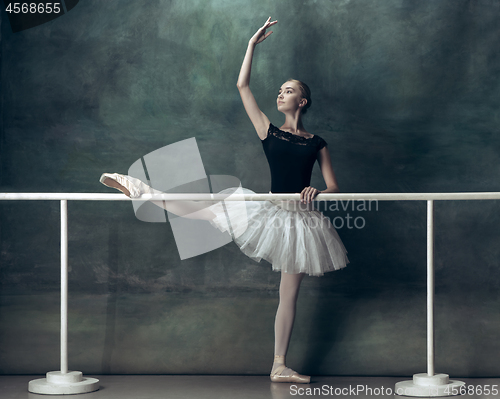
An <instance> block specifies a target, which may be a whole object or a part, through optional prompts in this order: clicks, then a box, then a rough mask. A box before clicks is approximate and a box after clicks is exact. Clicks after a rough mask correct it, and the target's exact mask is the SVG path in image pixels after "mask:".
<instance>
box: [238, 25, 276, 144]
mask: <svg viewBox="0 0 500 399" xmlns="http://www.w3.org/2000/svg"><path fill="white" fill-rule="evenodd" d="M277 22H278V21H272V22H271V17H269V19H268V20H267V21H266V23H265V24H264V25H263V26H262V27H261V28H260V29H259V30H258V31H257V32H256V33H255V35H253V36H252V38H251V39H250V40H249V42H248V47H247V52H246V54H245V58H244V59H243V64H242V65H241V70H240V75H239V76H238V82H237V83H236V86H238V90H239V91H240V96H241V101H243V105H244V107H245V111H246V112H247V115H248V117H249V118H250V120H251V121H252V124H253V126H254V127H255V130H256V131H257V134H258V135H259V137H260V139H261V140H264V139H265V138H266V135H267V129H268V128H269V119H268V117H267V116H266V115H265V114H264V113H263V112H262V111H261V110H260V108H259V106H258V105H257V102H256V101H255V98H254V96H253V94H252V92H251V91H250V86H249V84H250V72H251V70H252V58H253V52H254V49H255V46H256V45H257V44H259V43H260V42H262V41H264V40H265V39H266V38H267V37H269V35H270V34H271V33H273V32H272V31H271V32H268V33H266V29H267V28H269V27H270V26H272V25H274V24H276V23H277Z"/></svg>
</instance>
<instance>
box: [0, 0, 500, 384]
mask: <svg viewBox="0 0 500 399" xmlns="http://www.w3.org/2000/svg"><path fill="white" fill-rule="evenodd" d="M269 15H271V16H273V18H277V19H278V20H279V23H278V25H277V26H276V27H275V28H274V29H273V30H274V32H275V33H274V34H273V35H272V36H271V37H270V38H269V39H268V40H266V41H265V42H264V43H262V44H260V45H259V46H258V48H257V50H256V54H255V59H254V67H253V75H252V83H251V86H252V89H253V92H254V94H255V96H256V98H257V101H258V102H259V104H260V106H261V108H262V109H263V110H264V112H266V113H267V115H268V116H269V117H270V119H271V121H273V123H275V124H278V125H280V123H282V120H283V119H282V115H281V114H279V113H278V112H277V111H276V110H275V97H276V94H277V90H278V88H279V87H280V85H281V84H282V83H283V82H284V81H285V80H286V79H287V78H289V77H295V78H298V79H301V80H304V81H306V82H307V83H308V84H309V85H310V87H311V88H312V91H313V107H312V108H311V109H310V111H309V112H308V115H307V116H306V118H305V125H306V127H307V129H308V130H309V131H310V132H313V133H316V134H318V135H320V136H321V137H323V138H324V139H325V140H326V141H327V142H328V143H329V148H330V152H331V155H332V159H333V166H334V169H335V171H336V173H337V176H338V180H339V184H340V188H341V190H342V191H344V192H440V191H442V192H447V191H500V163H499V162H498V157H499V152H500V136H499V135H498V123H499V120H500V111H499V104H500V90H499V89H500V87H499V86H500V85H499V83H500V82H499V77H500V73H499V72H500V56H499V55H498V43H499V39H500V28H499V27H498V19H499V16H500V3H499V2H497V1H493V0H441V1H432V0H425V1H418V2H417V1H411V0H386V1H383V2H382V1H378V0H350V1H349V0H336V1H330V0H305V1H286V2H285V1H269V0H266V1H264V0H261V1H243V0H230V1H229V0H208V1H206V0H203V1H202V0H187V1H186V0H171V1H167V0H165V1H160V0H158V1H147V2H146V1H140V2H137V1H128V0H120V1H118V0H106V1H93V0H82V1H80V2H79V4H78V5H77V6H76V7H75V8H74V9H73V10H71V11H70V12H69V13H68V14H66V15H64V16H62V17H60V18H57V19H55V20H53V21H50V22H48V23H46V24H43V25H40V26H37V27H34V28H31V29H28V30H25V31H21V32H18V33H12V31H11V29H10V25H9V21H8V19H7V15H6V13H5V12H4V11H2V20H1V34H2V37H1V49H2V51H1V101H2V102H1V113H2V120H1V123H2V125H1V147H0V157H1V161H0V162H1V164H0V166H1V169H0V173H1V175H0V191H1V192H112V190H110V189H107V188H106V187H104V186H102V185H101V184H100V183H99V182H98V179H99V176H100V175H101V173H102V172H119V173H126V172H127V170H128V167H129V166H130V165H131V164H132V163H133V162H134V161H136V160H137V159H139V158H140V157H141V156H143V155H145V154H147V153H149V152H151V151H153V150H156V149H158V148H160V147H163V146H165V145H168V144H171V143H175V142H177V141H179V140H183V139H187V138H190V137H196V140H197V142H198V146H199V148H200V152H201V155H202V158H203V161H204V165H205V168H206V171H207V174H215V175H217V174H220V175H223V174H231V175H234V176H237V177H238V178H240V180H241V181H242V183H243V185H244V186H245V187H248V188H250V189H252V190H254V191H256V192H267V191H269V187H270V175H269V171H268V166H267V163H266V160H265V156H264V153H263V150H262V147H261V144H260V142H259V140H258V137H257V135H256V134H255V132H254V131H253V128H252V126H251V123H250V121H249V120H248V118H247V116H246V114H245V111H244V109H243V106H242V104H241V101H240V99H239V95H238V92H237V89H236V86H235V84H236V79H237V75H238V72H239V67H240V64H241V61H242V59H243V55H244V52H245V49H246V44H247V42H248V39H249V38H250V37H251V35H252V34H253V33H254V32H255V31H256V30H257V29H258V28H259V26H260V25H261V24H262V23H263V22H264V21H265V19H266V18H267V17H268V16H269ZM174 172H175V171H168V170H166V171H165V173H174ZM312 184H313V185H314V186H316V187H318V188H320V189H322V188H324V185H323V182H322V178H321V174H320V172H319V168H316V169H315V172H314V175H313V182H312ZM351 205H352V204H351ZM435 207H436V370H437V371H439V372H446V373H449V374H450V375H453V376H498V375H499V374H500V366H499V363H498V361H497V354H498V353H499V350H500V343H499V341H498V339H497V335H498V331H499V329H500V306H499V305H500V298H499V294H498V293H499V288H500V270H499V255H500V253H499V252H500V249H499V248H500V246H498V242H499V239H500V232H499V229H498V224H499V223H500V215H499V214H500V204H499V202H498V201H461V202H460V201H455V202H437V203H436V206H435ZM326 214H328V215H329V216H331V217H332V218H336V217H339V218H346V217H347V216H348V215H349V216H350V217H363V218H364V220H365V227H364V228H362V229H357V228H351V229H349V228H347V226H345V225H344V226H343V227H342V228H340V229H339V234H340V235H341V237H342V239H343V241H344V244H345V245H346V247H347V249H348V251H349V258H350V261H351V264H350V265H349V267H348V268H347V269H345V270H342V271H339V272H335V273H329V274H327V275H325V276H324V277H321V278H312V277H309V278H306V279H305V280H304V282H303V287H302V291H301V296H300V298H299V304H298V315H297V319H296V327H295V330H294V333H293V336H292V342H291V347H290V352H289V356H288V358H289V360H290V366H291V367H295V368H297V369H298V370H299V371H300V372H302V373H310V374H333V375H411V374H413V373H416V372H424V371H425V370H426V357H425V356H426V335H425V334H426V333H425V328H426V318H425V306H426V305H425V303H426V302H425V301H426V298H425V282H426V276H425V267H426V266H425V204H424V203H423V202H408V203H406V202H381V203H379V204H378V210H375V209H374V208H373V207H372V210H371V211H362V210H357V209H352V208H351V207H349V209H347V210H341V211H329V212H326ZM69 215H70V216H69V229H70V230H69V240H70V242H69V254H70V255H69V256H70V266H71V271H70V275H69V278H70V304H69V306H70V315H69V317H70V320H69V339H70V346H69V350H70V368H73V369H77V370H81V371H83V372H84V373H86V374H89V373H207V374H210V373H223V374H233V373H234V374H245V373H255V374H266V373H268V372H269V370H270V366H271V361H272V355H273V322H274V313H275V310H276V306H277V303H278V299H277V297H278V284H279V274H277V273H273V272H272V271H271V270H270V265H269V264H267V263H265V262H262V263H261V264H258V263H255V262H253V261H252V260H250V259H248V258H246V257H245V256H244V255H243V254H242V253H241V252H240V251H239V249H238V248H237V247H236V246H235V245H234V244H232V243H230V244H228V245H226V246H225V247H223V248H220V249H218V250H216V251H213V252H210V253H207V254H205V255H202V256H199V257H196V258H193V259H189V260H184V261H180V259H179V255H178V253H177V250H176V246H175V242H174V239H173V235H172V231H171V229H170V226H169V225H168V224H152V223H144V222H140V221H138V220H137V219H136V218H135V216H134V214H133V211H132V206H131V204H130V203H127V202H116V203H111V202H71V203H70V204H69ZM338 220H339V221H340V219H338ZM344 220H345V219H344ZM0 223H1V224H0V229H1V230H0V234H1V255H0V262H1V266H0V276H1V293H0V316H1V318H0V373H3V374H17V373H45V372H46V371H49V370H57V369H58V368H59V349H58V348H59V333H58V328H59V297H58V295H59V294H58V293H59V278H60V277H59V204H58V203H57V202H49V201H40V202H38V201H37V202H22V201H17V202H10V201H9V202H7V201H3V202H2V203H0ZM337 225H339V224H337Z"/></svg>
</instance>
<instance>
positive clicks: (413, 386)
mask: <svg viewBox="0 0 500 399" xmlns="http://www.w3.org/2000/svg"><path fill="white" fill-rule="evenodd" d="M463 385H465V382H462V381H453V380H452V381H450V378H449V376H448V374H435V375H432V376H431V375H428V374H427V373H420V374H414V375H413V380H412V381H401V382H398V383H396V388H395V392H394V393H395V394H396V395H400V396H416V397H439V396H454V395H459V394H460V387H461V386H463Z"/></svg>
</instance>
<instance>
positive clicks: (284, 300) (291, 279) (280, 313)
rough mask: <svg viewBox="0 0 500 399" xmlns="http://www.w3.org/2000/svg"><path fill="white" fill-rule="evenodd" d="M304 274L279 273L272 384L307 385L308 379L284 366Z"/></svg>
mask: <svg viewBox="0 0 500 399" xmlns="http://www.w3.org/2000/svg"><path fill="white" fill-rule="evenodd" d="M303 278H304V274H303V273H301V274H287V273H284V272H281V283H280V303H279V305H278V310H277V312H276V320H275V323H274V334H275V335H274V363H273V368H272V370H271V381H273V382H298V383H306V384H307V383H309V382H310V377H309V376H303V375H300V374H298V373H297V372H296V371H293V370H292V369H290V368H288V367H286V366H285V356H286V353H287V351H288V344H289V343H290V337H291V335H292V328H293V323H294V321H295V309H296V304H297V297H298V295H299V288H300V283H301V282H302V279H303Z"/></svg>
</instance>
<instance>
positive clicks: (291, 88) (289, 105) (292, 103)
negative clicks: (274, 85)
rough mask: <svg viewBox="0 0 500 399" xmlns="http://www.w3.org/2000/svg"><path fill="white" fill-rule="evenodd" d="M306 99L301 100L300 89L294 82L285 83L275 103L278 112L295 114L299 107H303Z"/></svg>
mask: <svg viewBox="0 0 500 399" xmlns="http://www.w3.org/2000/svg"><path fill="white" fill-rule="evenodd" d="M305 102H306V99H304V98H302V94H301V92H300V88H299V86H298V85H297V83H295V82H285V83H283V84H282V85H281V87H280V89H279V92H278V98H277V99H276V103H277V105H278V111H281V112H283V113H285V112H295V111H296V110H297V109H298V108H300V105H301V104H302V105H305Z"/></svg>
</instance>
